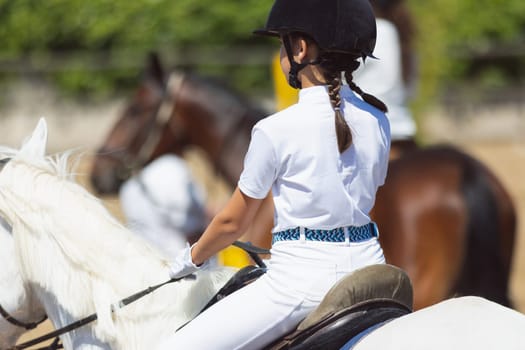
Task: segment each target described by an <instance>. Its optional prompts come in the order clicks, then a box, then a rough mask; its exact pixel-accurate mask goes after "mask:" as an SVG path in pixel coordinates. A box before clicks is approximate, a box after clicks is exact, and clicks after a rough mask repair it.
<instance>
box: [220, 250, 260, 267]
mask: <svg viewBox="0 0 525 350" xmlns="http://www.w3.org/2000/svg"><path fill="white" fill-rule="evenodd" d="M218 258H219V263H220V264H222V265H224V266H233V267H238V268H243V267H245V266H248V265H252V264H253V263H252V261H251V259H250V257H249V256H248V253H246V252H245V251H244V250H242V249H241V248H237V247H234V246H229V247H228V248H226V249H223V250H221V251H220V252H219V254H218Z"/></svg>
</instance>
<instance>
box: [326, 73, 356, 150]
mask: <svg viewBox="0 0 525 350" xmlns="http://www.w3.org/2000/svg"><path fill="white" fill-rule="evenodd" d="M326 78H327V79H326V80H327V81H328V96H329V97H330V103H331V104H332V108H333V109H334V111H335V134H336V136H337V147H338V149H339V153H343V152H344V151H345V150H346V149H347V148H348V147H350V146H351V145H352V132H351V131H350V127H349V126H348V124H347V123H346V121H345V118H344V116H343V112H342V111H341V95H340V92H341V85H342V83H341V73H340V72H336V73H334V72H328V73H326Z"/></svg>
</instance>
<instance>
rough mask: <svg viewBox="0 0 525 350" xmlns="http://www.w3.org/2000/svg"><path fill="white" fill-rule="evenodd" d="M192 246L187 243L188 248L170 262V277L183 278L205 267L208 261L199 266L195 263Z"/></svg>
mask: <svg viewBox="0 0 525 350" xmlns="http://www.w3.org/2000/svg"><path fill="white" fill-rule="evenodd" d="M191 248H192V247H190V245H189V244H186V248H184V249H183V250H182V252H180V253H179V254H178V255H177V256H176V257H175V259H173V260H172V261H170V263H169V274H170V277H171V278H173V279H175V278H182V277H185V276H188V275H191V274H192V273H194V272H195V271H198V270H200V269H202V268H204V267H205V266H206V265H207V261H206V262H204V263H202V264H200V265H199V266H197V265H195V264H194V263H193V261H192V259H191Z"/></svg>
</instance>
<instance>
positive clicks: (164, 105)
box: [98, 72, 185, 180]
mask: <svg viewBox="0 0 525 350" xmlns="http://www.w3.org/2000/svg"><path fill="white" fill-rule="evenodd" d="M184 80H185V75H184V74H177V73H175V72H172V73H171V74H170V76H169V77H168V80H167V83H166V86H165V87H164V94H163V96H162V100H161V102H160V105H159V107H158V108H157V110H156V113H155V114H154V115H153V119H152V121H151V124H150V125H151V127H150V128H149V129H148V130H147V131H146V132H145V135H146V137H145V140H144V142H143V143H142V145H141V146H140V148H139V149H138V153H137V154H136V155H134V154H132V153H130V152H129V151H128V150H126V149H122V150H119V151H114V150H109V149H106V148H102V149H100V150H99V151H98V152H99V154H102V155H104V156H105V157H109V158H112V159H114V160H116V161H117V162H119V163H120V164H121V166H122V170H121V172H120V173H119V174H118V175H117V176H118V177H119V178H120V179H122V180H126V179H128V178H129V177H130V175H131V174H133V173H135V172H136V171H137V170H140V169H141V168H142V167H143V166H144V165H145V164H146V163H147V162H148V161H149V160H150V159H151V157H152V155H153V151H154V150H155V147H156V146H157V145H158V143H159V141H160V139H161V137H162V133H163V131H164V130H165V129H166V128H167V127H168V126H169V125H170V120H171V118H172V117H173V115H174V114H175V108H176V104H177V99H176V97H177V95H178V92H179V91H180V89H181V86H182V84H183V82H184ZM169 130H171V132H173V130H174V128H173V127H170V128H169Z"/></svg>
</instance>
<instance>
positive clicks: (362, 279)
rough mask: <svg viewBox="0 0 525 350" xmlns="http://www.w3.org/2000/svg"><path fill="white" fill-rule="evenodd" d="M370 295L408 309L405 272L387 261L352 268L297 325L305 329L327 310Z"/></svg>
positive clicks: (410, 302)
mask: <svg viewBox="0 0 525 350" xmlns="http://www.w3.org/2000/svg"><path fill="white" fill-rule="evenodd" d="M373 299H391V300H394V301H396V302H398V303H400V304H402V305H404V306H406V307H407V308H408V309H410V310H412V306H413V290H412V283H411V282H410V278H409V277H408V275H407V274H406V273H405V272H404V271H403V270H402V269H400V268H398V267H396V266H394V265H389V264H377V265H370V266H366V267H363V268H361V269H357V270H355V271H352V272H351V273H349V274H348V275H347V276H345V277H343V278H342V279H341V280H339V281H338V282H337V283H336V284H335V285H334V286H333V287H332V288H331V289H330V290H329V291H328V293H327V294H326V296H325V297H324V298H323V301H322V302H321V304H319V306H318V307H317V308H316V309H315V310H314V311H313V312H311V313H310V314H309V315H308V316H307V317H306V318H305V319H304V320H303V321H302V322H301V323H300V324H299V326H298V327H297V330H298V331H302V330H304V329H307V328H309V327H311V326H313V325H315V324H316V323H318V322H320V321H321V320H323V319H325V318H326V317H327V316H329V315H331V314H335V313H337V312H338V311H339V310H343V309H346V308H349V307H351V306H352V305H355V304H358V303H361V302H364V301H367V300H373Z"/></svg>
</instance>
